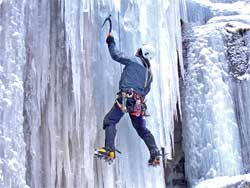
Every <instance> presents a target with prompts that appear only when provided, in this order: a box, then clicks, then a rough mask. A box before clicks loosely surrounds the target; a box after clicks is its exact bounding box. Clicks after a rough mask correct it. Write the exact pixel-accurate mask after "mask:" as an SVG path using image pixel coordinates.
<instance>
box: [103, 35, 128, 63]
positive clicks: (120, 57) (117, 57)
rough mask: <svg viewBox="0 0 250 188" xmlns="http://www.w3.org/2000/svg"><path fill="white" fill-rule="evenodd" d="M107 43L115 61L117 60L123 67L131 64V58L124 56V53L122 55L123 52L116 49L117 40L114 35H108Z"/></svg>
mask: <svg viewBox="0 0 250 188" xmlns="http://www.w3.org/2000/svg"><path fill="white" fill-rule="evenodd" d="M106 42H107V44H108V48H109V53H110V55H111V57H112V59H113V60H115V61H117V62H119V63H121V64H123V65H127V64H128V63H131V58H130V57H128V56H126V55H124V53H122V52H121V51H119V50H118V49H117V48H116V45H115V40H114V37H113V36H112V35H108V37H107V39H106Z"/></svg>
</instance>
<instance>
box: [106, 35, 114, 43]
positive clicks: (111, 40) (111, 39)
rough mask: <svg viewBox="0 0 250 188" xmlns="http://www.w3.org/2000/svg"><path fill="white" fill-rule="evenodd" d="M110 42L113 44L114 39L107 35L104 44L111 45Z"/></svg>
mask: <svg viewBox="0 0 250 188" xmlns="http://www.w3.org/2000/svg"><path fill="white" fill-rule="evenodd" d="M112 42H115V39H114V37H113V36H112V34H111V33H110V34H108V36H107V38H106V43H107V44H109V43H112Z"/></svg>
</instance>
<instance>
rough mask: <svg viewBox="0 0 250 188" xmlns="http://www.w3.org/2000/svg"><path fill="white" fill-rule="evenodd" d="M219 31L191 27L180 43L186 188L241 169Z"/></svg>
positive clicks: (226, 70) (226, 67) (225, 62)
mask: <svg viewBox="0 0 250 188" xmlns="http://www.w3.org/2000/svg"><path fill="white" fill-rule="evenodd" d="M222 28H223V27H219V26H216V25H212V24H210V25H208V26H200V27H194V28H193V31H190V30H189V31H187V32H188V33H189V34H190V35H189V36H186V38H185V41H186V42H188V44H189V45H188V46H187V51H188V52H187V58H186V62H187V65H186V69H187V70H186V76H185V83H184V90H183V125H184V133H183V134H184V149H185V159H186V161H185V162H186V172H187V176H188V179H189V182H190V183H191V185H195V184H196V183H197V182H198V181H201V180H203V179H208V178H212V177H216V176H222V175H235V174H240V173H241V169H242V162H241V154H240V144H239V142H240V138H239V130H238V127H237V122H236V118H235V113H234V103H233V98H232V95H231V90H230V79H229V74H228V73H229V71H228V65H227V61H226V53H225V52H224V49H225V46H224V38H223V29H222ZM212 31H213V32H212ZM191 35H192V36H191Z"/></svg>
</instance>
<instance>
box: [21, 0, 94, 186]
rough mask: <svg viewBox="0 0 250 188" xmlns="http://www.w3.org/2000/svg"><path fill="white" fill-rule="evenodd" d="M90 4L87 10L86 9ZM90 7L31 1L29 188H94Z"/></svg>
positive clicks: (27, 94)
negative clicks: (87, 11)
mask: <svg viewBox="0 0 250 188" xmlns="http://www.w3.org/2000/svg"><path fill="white" fill-rule="evenodd" d="M85 3H86V4H85ZM85 5H86V6H87V7H88V6H92V3H91V1H83V2H82V1H47V0H44V1H39V2H35V1H29V2H27V7H26V21H27V23H26V30H27V36H26V48H27V63H26V65H25V83H24V88H25V103H24V116H25V123H24V133H25V141H26V144H27V148H26V153H27V158H26V161H27V173H26V180H27V183H28V184H29V185H30V186H31V187H94V183H95V182H94V180H93V178H94V174H93V159H92V157H93V156H92V151H93V148H94V141H95V130H96V123H95V116H96V115H95V114H96V113H95V108H94V99H93V84H92V76H93V75H92V70H91V67H92V65H93V61H92V60H93V59H92V57H93V56H92V54H94V52H93V46H92V44H94V43H92V42H91V41H90V42H89V41H88V39H89V38H88V37H91V36H93V35H94V32H93V30H92V29H91V28H93V25H91V24H93V23H94V22H91V19H90V18H91V14H90V12H91V10H92V9H91V8H90V9H89V14H88V13H86V9H84V6H85Z"/></svg>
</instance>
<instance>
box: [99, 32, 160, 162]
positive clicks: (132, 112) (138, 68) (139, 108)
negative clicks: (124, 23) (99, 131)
mask: <svg viewBox="0 0 250 188" xmlns="http://www.w3.org/2000/svg"><path fill="white" fill-rule="evenodd" d="M106 43H107V44H108V49H109V52H110V55H111V57H112V59H113V60H115V61H117V62H119V63H121V64H122V65H124V66H125V67H124V68H123V71H122V74H121V78H120V82H119V90H120V91H119V92H118V93H117V95H118V97H117V99H116V101H115V104H114V105H113V107H112V108H111V110H110V111H109V112H108V113H107V114H106V116H105V118H104V120H103V129H105V147H103V148H101V149H99V150H97V153H98V154H99V155H101V156H106V157H107V158H106V159H109V160H114V159H115V151H116V149H115V136H116V124H117V123H118V122H119V120H120V119H121V118H122V116H123V115H124V113H126V112H128V113H129V116H130V119H131V121H132V124H133V127H134V128H135V130H136V131H137V133H138V135H139V136H140V137H141V138H142V139H143V141H144V142H145V144H146V145H147V147H148V149H149V152H150V159H149V160H148V163H149V165H151V164H152V165H157V164H159V163H160V152H159V149H158V148H157V146H156V143H155V139H154V136H153V135H152V134H151V132H150V131H149V130H148V129H147V128H146V121H145V118H144V117H145V115H146V114H145V111H146V104H145V101H144V99H145V96H146V95H147V94H148V92H149V91H150V86H151V82H152V73H151V69H150V62H149V60H151V59H152V57H153V55H154V49H153V48H152V47H151V46H150V45H143V46H141V48H139V49H138V50H137V52H136V54H135V56H133V57H127V56H125V55H124V54H123V53H122V52H120V51H118V50H117V48H116V45H115V41H114V37H113V36H112V35H111V34H109V35H108V36H107V38H106Z"/></svg>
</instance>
